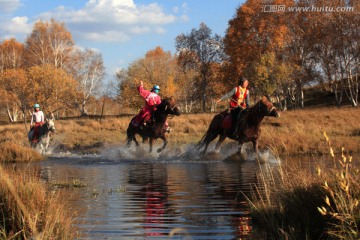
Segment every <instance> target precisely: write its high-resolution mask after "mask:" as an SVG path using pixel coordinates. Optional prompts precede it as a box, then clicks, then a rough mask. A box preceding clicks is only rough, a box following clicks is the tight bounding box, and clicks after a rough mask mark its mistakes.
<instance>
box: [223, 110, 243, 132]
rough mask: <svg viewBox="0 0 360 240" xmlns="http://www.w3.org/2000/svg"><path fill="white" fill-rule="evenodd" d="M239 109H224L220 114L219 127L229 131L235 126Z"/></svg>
mask: <svg viewBox="0 0 360 240" xmlns="http://www.w3.org/2000/svg"><path fill="white" fill-rule="evenodd" d="M239 110H240V109H239V108H235V109H232V110H230V109H226V110H225V111H223V112H222V113H221V116H222V117H223V120H222V122H221V127H222V128H224V129H231V127H232V126H235V125H236V121H237V116H238V114H239Z"/></svg>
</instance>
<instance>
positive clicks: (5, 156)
mask: <svg viewBox="0 0 360 240" xmlns="http://www.w3.org/2000/svg"><path fill="white" fill-rule="evenodd" d="M42 159H43V157H42V156H41V155H40V154H39V153H38V152H37V151H35V150H33V149H31V148H29V147H25V146H22V145H18V144H16V143H14V142H3V143H0V162H18V161H27V162H29V161H37V160H42Z"/></svg>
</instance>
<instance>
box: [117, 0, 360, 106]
mask: <svg viewBox="0 0 360 240" xmlns="http://www.w3.org/2000/svg"><path fill="white" fill-rule="evenodd" d="M271 6H276V7H277V6H284V7H285V8H282V9H284V11H277V12H274V11H264V9H266V7H271ZM304 6H314V7H313V8H312V9H322V8H321V7H323V6H328V9H331V7H333V9H336V8H337V7H343V8H345V7H348V8H346V9H352V10H353V11H348V12H334V11H333V12H331V11H329V12H324V11H322V12H321V11H320V12H301V11H298V12H296V11H286V9H288V8H291V9H300V10H301V7H304ZM359 11H360V2H359V1H351V0H349V1H344V0H326V1H325V0H312V1H308V0H297V1H293V0H281V1H278V0H276V1H274V0H268V1H263V0H247V1H246V2H245V3H244V4H243V5H241V6H239V7H238V8H237V9H236V14H235V15H234V17H233V18H232V19H230V20H229V22H228V23H229V24H228V28H227V31H226V34H225V36H224V37H221V36H219V35H216V34H212V31H211V29H210V28H209V27H207V26H206V24H204V23H201V24H200V26H199V28H197V29H196V28H194V29H192V30H191V31H190V32H189V33H182V34H180V35H178V36H177V37H176V39H175V46H176V53H175V54H174V55H171V53H169V52H164V51H163V50H162V49H161V47H157V48H156V49H154V50H151V51H149V52H148V53H147V54H146V55H145V57H143V58H141V59H138V60H136V61H134V62H133V63H132V64H130V66H129V67H128V69H126V70H122V71H119V72H118V73H117V79H118V80H119V88H118V96H119V98H120V99H121V102H123V103H124V104H128V106H133V107H134V106H137V107H140V106H141V99H138V98H137V97H136V96H137V95H136V86H137V84H138V82H139V81H140V80H143V81H145V82H147V84H148V86H147V87H148V88H150V87H151V85H152V84H155V83H156V84H160V85H161V86H163V88H164V91H162V93H163V94H164V95H175V96H176V98H177V99H178V102H179V104H180V105H182V109H183V110H184V111H185V112H191V111H193V110H194V109H196V110H202V111H213V110H215V108H216V102H215V100H216V99H217V98H218V97H219V96H220V95H221V94H223V93H225V92H226V91H228V90H230V89H231V87H234V86H235V85H236V83H237V79H238V78H239V76H245V77H247V78H248V79H249V80H250V87H251V93H252V96H253V98H254V99H256V98H258V97H259V96H262V95H267V96H271V97H273V98H274V99H276V102H277V103H278V104H279V105H280V107H281V109H283V110H285V109H288V108H289V106H291V107H292V108H303V107H304V89H305V88H306V87H307V86H314V85H320V86H321V88H322V89H323V90H324V91H328V92H330V93H332V94H333V96H334V102H335V104H336V105H337V106H339V107H340V106H341V104H342V103H343V102H344V101H345V100H347V101H348V102H351V104H352V106H358V99H359V94H358V92H359V80H358V75H359V69H360V61H359V60H360V55H359V54H360V24H359V22H360V14H359Z"/></svg>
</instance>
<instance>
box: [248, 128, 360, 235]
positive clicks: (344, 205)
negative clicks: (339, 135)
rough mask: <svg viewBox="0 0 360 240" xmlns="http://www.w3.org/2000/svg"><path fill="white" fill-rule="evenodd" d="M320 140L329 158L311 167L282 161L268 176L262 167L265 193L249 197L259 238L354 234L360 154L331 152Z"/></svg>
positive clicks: (359, 222) (358, 219)
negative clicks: (323, 162)
mask: <svg viewBox="0 0 360 240" xmlns="http://www.w3.org/2000/svg"><path fill="white" fill-rule="evenodd" d="M325 139H326V140H327V143H328V144H324V145H325V146H326V147H327V148H328V152H329V155H328V160H329V161H328V163H327V164H326V163H325V164H324V165H322V166H320V165H319V166H317V169H316V171H312V170H311V169H310V168H306V169H297V168H293V167H286V166H284V165H281V166H279V167H278V169H276V170H278V174H274V175H271V177H269V176H268V174H267V173H269V172H273V171H269V169H264V171H263V172H262V184H261V185H262V188H263V189H264V193H265V194H261V193H262V192H261V193H260V191H256V194H254V198H252V199H254V200H253V201H251V200H249V202H250V204H251V205H252V216H253V220H254V223H255V226H257V227H258V228H260V229H261V231H262V233H263V236H262V238H263V239H349V240H355V239H359V237H360V234H359V230H360V206H359V198H360V175H359V166H360V162H359V159H356V161H354V160H353V159H352V158H351V157H350V156H348V155H346V154H345V153H344V151H342V152H341V153H340V154H334V151H333V148H332V146H331V144H330V141H329V138H328V137H327V135H326V134H325ZM329 149H330V150H329ZM262 168H264V166H262ZM275 175H276V176H278V177H274V176H275ZM269 179H270V181H269ZM249 199H250V198H249Z"/></svg>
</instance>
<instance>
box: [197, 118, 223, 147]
mask: <svg viewBox="0 0 360 240" xmlns="http://www.w3.org/2000/svg"><path fill="white" fill-rule="evenodd" d="M221 120H222V116H221V114H217V115H215V116H214V118H213V119H212V120H211V123H210V126H209V128H208V130H207V131H206V133H205V134H204V136H203V137H202V138H201V139H200V141H199V142H198V144H197V148H198V149H200V148H202V147H203V146H204V145H207V144H209V143H210V142H211V141H212V140H214V139H215V138H216V136H218V134H219V128H220V124H221ZM214 136H215V137H214Z"/></svg>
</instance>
